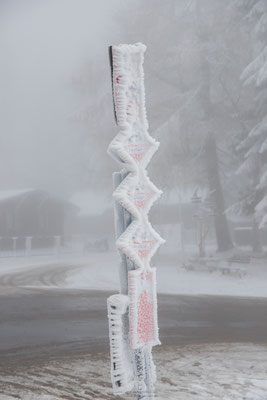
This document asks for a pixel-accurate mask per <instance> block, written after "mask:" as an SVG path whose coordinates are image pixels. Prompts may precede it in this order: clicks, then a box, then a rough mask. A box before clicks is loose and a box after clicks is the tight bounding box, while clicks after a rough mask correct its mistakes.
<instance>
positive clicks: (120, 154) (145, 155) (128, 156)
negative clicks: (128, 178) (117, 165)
mask: <svg viewBox="0 0 267 400" xmlns="http://www.w3.org/2000/svg"><path fill="white" fill-rule="evenodd" d="M158 146H159V143H158V142H157V141H156V140H155V139H153V138H152V137H151V136H150V135H149V134H148V132H147V131H146V130H144V129H143V128H141V127H138V125H136V124H134V125H133V128H132V129H131V130H126V131H121V132H119V133H118V135H117V136H116V137H115V138H114V139H113V140H112V142H111V143H110V145H109V152H110V153H111V155H114V154H115V158H116V159H117V160H118V159H119V160H120V161H121V162H124V163H126V164H132V165H134V166H135V167H136V168H138V167H139V166H142V167H143V168H145V167H146V166H147V164H148V163H149V161H150V159H151V157H152V156H153V154H154V153H155V152H156V151H157V149H158Z"/></svg>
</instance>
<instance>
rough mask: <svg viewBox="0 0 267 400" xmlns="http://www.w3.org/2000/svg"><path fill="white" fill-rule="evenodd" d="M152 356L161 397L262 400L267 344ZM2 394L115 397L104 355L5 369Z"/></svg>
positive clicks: (51, 399) (25, 399)
mask: <svg viewBox="0 0 267 400" xmlns="http://www.w3.org/2000/svg"><path fill="white" fill-rule="evenodd" d="M154 358H155V361H156V364H157V371H158V372H157V373H158V383H157V396H156V398H157V399H159V400H162V399H168V400H266V393H267V378H266V370H267V345H253V344H238V343H237V344H235V343H233V344H224V343H222V344H195V345H185V346H175V347H173V346H161V347H158V348H155V349H154ZM0 393H1V394H0V399H1V400H14V399H21V400H37V399H38V400H62V399H64V400H93V399H94V400H104V399H109V400H112V399H114V400H115V399H116V398H117V399H119V398H118V397H114V396H113V395H112V393H111V385H110V378H109V356H108V354H107V353H98V354H94V355H93V354H87V355H84V356H83V357H81V358H79V359H72V360H63V361H62V360H61V361H60V362H59V361H50V362H48V363H43V364H42V365H34V364H33V365H30V366H24V368H20V369H16V368H9V369H7V370H6V371H5V372H4V373H2V374H1V376H0ZM124 399H135V397H134V396H133V395H131V394H129V395H128V396H125V397H124Z"/></svg>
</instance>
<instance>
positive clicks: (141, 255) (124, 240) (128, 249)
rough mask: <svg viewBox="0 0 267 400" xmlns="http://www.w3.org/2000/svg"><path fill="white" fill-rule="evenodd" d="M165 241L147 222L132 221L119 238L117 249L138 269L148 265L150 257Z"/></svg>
mask: <svg viewBox="0 0 267 400" xmlns="http://www.w3.org/2000/svg"><path fill="white" fill-rule="evenodd" d="M163 243H165V240H164V239H162V238H161V237H160V235H159V234H158V233H157V232H156V231H155V230H154V229H153V228H152V226H151V224H150V223H149V222H148V221H144V222H142V223H141V222H140V221H138V220H134V221H133V222H132V223H131V224H130V225H129V226H128V228H127V229H126V230H125V231H124V232H123V234H122V235H121V236H120V237H119V239H118V240H117V242H116V244H117V246H118V248H119V249H120V250H121V251H122V252H123V253H124V254H125V255H126V256H127V257H129V258H130V259H131V260H132V261H133V262H134V263H135V264H136V265H137V266H138V267H139V268H144V266H145V265H148V264H149V261H150V259H151V257H152V256H153V255H154V253H155V252H156V251H157V249H158V247H159V246H160V245H161V244H163Z"/></svg>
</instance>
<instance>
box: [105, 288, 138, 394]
mask: <svg viewBox="0 0 267 400" xmlns="http://www.w3.org/2000/svg"><path fill="white" fill-rule="evenodd" d="M128 305H129V298H128V296H124V295H121V294H117V295H113V296H110V297H109V298H108V319H109V333H110V335H109V339H110V357H111V366H112V367H111V381H112V386H113V391H114V393H116V394H123V393H125V392H126V391H127V392H128V391H130V390H132V388H133V387H134V377H133V372H132V370H133V368H132V365H131V364H132V359H131V353H130V352H129V348H128V346H127V320H126V311H127V308H128Z"/></svg>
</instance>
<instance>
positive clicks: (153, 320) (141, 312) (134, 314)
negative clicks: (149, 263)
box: [128, 268, 160, 349]
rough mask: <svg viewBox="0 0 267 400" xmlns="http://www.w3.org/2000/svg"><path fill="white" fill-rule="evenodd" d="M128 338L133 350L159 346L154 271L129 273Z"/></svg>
mask: <svg viewBox="0 0 267 400" xmlns="http://www.w3.org/2000/svg"><path fill="white" fill-rule="evenodd" d="M128 280H129V298H130V306H129V307H130V309H129V317H130V333H131V335H130V338H131V346H132V348H133V349H136V348H139V347H142V346H144V345H145V344H147V343H150V344H151V345H157V344H160V341H159V335H158V317H157V301H156V296H157V292H156V269H155V268H151V270H147V271H142V270H135V271H130V272H129V275H128Z"/></svg>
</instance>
